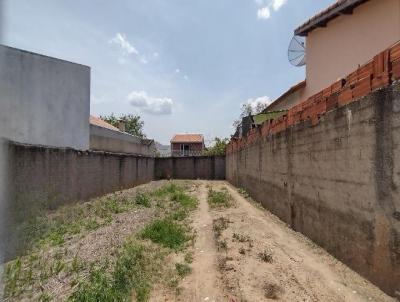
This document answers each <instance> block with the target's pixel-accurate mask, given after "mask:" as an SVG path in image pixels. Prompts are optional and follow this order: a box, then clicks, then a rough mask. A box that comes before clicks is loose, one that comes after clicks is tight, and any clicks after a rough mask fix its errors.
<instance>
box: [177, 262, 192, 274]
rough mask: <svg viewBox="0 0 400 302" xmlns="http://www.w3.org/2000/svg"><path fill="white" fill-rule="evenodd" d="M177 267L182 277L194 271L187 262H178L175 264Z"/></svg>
mask: <svg viewBox="0 0 400 302" xmlns="http://www.w3.org/2000/svg"><path fill="white" fill-rule="evenodd" d="M175 268H176V271H177V273H178V275H179V276H180V277H181V278H183V277H186V276H187V275H189V274H190V273H191V272H192V268H191V267H190V266H189V265H187V264H186V263H177V264H175Z"/></svg>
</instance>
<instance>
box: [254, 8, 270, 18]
mask: <svg viewBox="0 0 400 302" xmlns="http://www.w3.org/2000/svg"><path fill="white" fill-rule="evenodd" d="M270 16H271V11H270V10H269V8H268V6H266V7H262V8H260V9H259V10H258V11H257V18H258V19H268V18H269V17H270Z"/></svg>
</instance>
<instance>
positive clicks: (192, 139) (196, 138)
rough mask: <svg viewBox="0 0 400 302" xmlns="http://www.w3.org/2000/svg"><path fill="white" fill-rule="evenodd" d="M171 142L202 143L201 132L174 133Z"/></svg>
mask: <svg viewBox="0 0 400 302" xmlns="http://www.w3.org/2000/svg"><path fill="white" fill-rule="evenodd" d="M171 143H204V137H203V135H202V134H175V135H174V137H173V138H172V139H171Z"/></svg>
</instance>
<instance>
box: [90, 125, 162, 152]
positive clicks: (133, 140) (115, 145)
mask: <svg viewBox="0 0 400 302" xmlns="http://www.w3.org/2000/svg"><path fill="white" fill-rule="evenodd" d="M90 150H95V151H108V152H114V153H130V154H136V155H143V156H152V157H154V156H155V152H156V148H155V145H154V142H153V143H145V142H144V140H142V139H141V138H140V137H136V136H133V135H130V134H128V133H124V132H118V131H113V130H110V129H107V128H104V127H99V126H96V125H90Z"/></svg>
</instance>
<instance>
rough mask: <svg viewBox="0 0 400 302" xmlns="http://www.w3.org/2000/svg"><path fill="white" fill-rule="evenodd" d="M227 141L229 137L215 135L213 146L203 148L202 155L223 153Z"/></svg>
mask: <svg viewBox="0 0 400 302" xmlns="http://www.w3.org/2000/svg"><path fill="white" fill-rule="evenodd" d="M228 143H229V139H227V138H219V137H216V138H215V139H214V144H213V146H212V147H210V148H207V150H205V151H204V152H203V155H206V156H218V155H225V149H226V145H227V144H228Z"/></svg>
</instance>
